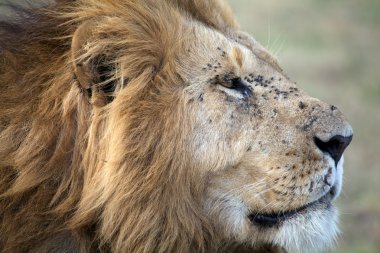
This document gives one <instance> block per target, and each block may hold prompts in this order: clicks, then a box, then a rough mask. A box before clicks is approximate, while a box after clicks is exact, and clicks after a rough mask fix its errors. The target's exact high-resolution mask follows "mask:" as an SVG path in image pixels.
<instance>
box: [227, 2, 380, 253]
mask: <svg viewBox="0 0 380 253" xmlns="http://www.w3.org/2000/svg"><path fill="white" fill-rule="evenodd" d="M229 2H230V5H231V6H232V8H233V10H234V13H235V15H236V17H237V19H238V21H239V22H240V24H241V26H242V29H243V30H246V31H248V32H249V33H250V34H252V35H253V36H254V37H255V38H256V39H257V40H258V41H259V42H260V43H261V44H263V45H264V46H266V47H267V48H268V49H269V50H270V51H271V52H272V53H274V54H275V55H276V56H277V58H278V59H279V61H280V64H281V66H282V67H283V68H284V69H285V72H287V74H288V75H289V76H290V77H291V78H292V79H293V80H296V81H297V83H298V85H299V86H300V87H302V88H303V89H304V90H306V91H307V92H308V93H309V94H310V95H312V96H314V97H317V98H320V99H322V100H324V101H326V102H328V103H331V104H334V105H336V106H338V108H339V109H340V110H342V111H343V113H344V114H345V115H346V117H347V118H348V120H349V121H350V123H351V124H352V126H353V129H354V139H353V142H352V144H351V145H350V146H349V147H348V149H347V151H346V153H345V174H344V188H343V194H342V195H341V197H340V198H339V200H338V205H339V206H340V210H341V228H342V232H343V233H342V236H341V238H340V240H339V243H338V247H337V248H336V249H335V250H333V251H332V252H339V253H343V252H344V253H353V252H358V253H374V252H380V1H379V0H361V1H358V0H335V1H327V0H303V1H299V0H282V1H278V0H266V1H262V0H229Z"/></svg>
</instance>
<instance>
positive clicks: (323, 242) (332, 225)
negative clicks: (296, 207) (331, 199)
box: [273, 206, 340, 252]
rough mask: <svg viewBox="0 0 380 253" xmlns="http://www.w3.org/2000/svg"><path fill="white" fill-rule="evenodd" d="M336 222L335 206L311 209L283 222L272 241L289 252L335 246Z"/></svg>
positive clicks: (315, 250) (320, 250)
mask: <svg viewBox="0 0 380 253" xmlns="http://www.w3.org/2000/svg"><path fill="white" fill-rule="evenodd" d="M337 223H338V211H337V210H336V208H334V207H332V206H331V207H330V208H328V209H325V210H320V209H318V210H313V211H311V212H308V213H307V214H304V215H298V216H297V217H294V218H292V219H290V220H288V221H286V222H284V223H283V224H282V225H281V227H279V228H278V231H277V232H275V234H276V235H275V237H274V238H273V243H274V244H277V245H280V246H282V247H284V248H285V249H287V250H288V251H290V252H294V251H295V252H322V251H324V250H326V249H328V248H332V247H333V246H335V244H336V239H337V236H338V235H339V233H340V231H339V229H338V226H337Z"/></svg>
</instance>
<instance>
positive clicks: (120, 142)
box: [0, 0, 298, 252]
mask: <svg viewBox="0 0 380 253" xmlns="http://www.w3.org/2000/svg"><path fill="white" fill-rule="evenodd" d="M23 13H24V14H23ZM19 14H20V15H24V16H25V17H21V18H20V19H19V20H15V21H13V22H2V23H1V24H0V50H1V51H0V54H1V59H0V60H1V61H0V91H1V92H0V252H216V251H228V252H230V251H236V252H237V251H241V252H243V251H245V250H247V251H250V250H253V248H255V249H256V250H258V251H261V252H263V251H265V252H281V251H282V250H281V249H280V248H278V247H277V246H274V245H273V246H272V245H267V244H268V243H269V242H265V241H263V242H256V243H254V244H253V246H254V247H253V246H252V245H251V244H250V243H244V242H242V241H240V240H233V239H231V238H230V237H228V236H226V234H228V233H224V232H221V231H220V227H218V226H216V225H215V221H213V220H212V219H210V216H209V214H208V213H207V211H205V209H204V205H203V204H202V203H203V201H204V199H205V194H206V193H207V192H208V193H207V194H211V195H212V193H210V190H208V188H207V187H208V186H207V185H209V184H210V185H214V184H215V182H214V180H210V177H214V174H213V173H214V172H215V170H214V168H217V167H218V166H219V167H227V165H226V164H231V161H233V159H235V158H226V157H227V155H228V154H227V153H228V152H223V154H220V156H219V153H220V152H219V151H220V150H219V151H215V152H213V151H212V150H211V149H210V150H211V151H210V152H211V153H210V161H208V162H204V163H203V162H202V161H203V160H202V157H200V159H199V162H194V159H195V158H197V157H198V156H197V155H195V154H194V149H193V148H194V146H193V144H194V145H196V143H195V142H194V140H195V139H197V138H198V135H197V132H199V131H200V130H199V126H200V125H202V124H203V123H201V124H198V121H197V119H196V118H195V117H194V115H200V114H199V113H198V108H200V107H198V106H195V105H194V100H199V101H201V100H203V97H202V94H200V93H199V91H193V90H192V89H195V88H194V87H196V85H191V83H190V81H189V80H192V79H191V78H194V77H197V76H199V75H200V73H201V72H202V70H201V67H199V69H198V70H196V67H198V64H199V66H206V63H207V61H208V60H207V59H206V58H205V59H204V60H200V59H201V58H199V57H201V56H204V55H205V54H204V53H206V54H207V49H205V51H202V46H203V45H205V48H207V45H213V43H216V42H217V41H216V36H223V37H224V38H225V40H226V41H227V40H231V41H233V42H234V43H238V44H240V45H244V46H245V47H244V49H239V48H234V49H233V50H232V51H231V52H232V53H231V57H232V58H234V59H235V60H234V61H231V62H228V63H226V65H227V66H228V68H230V69H235V68H243V67H244V62H245V61H246V59H247V57H248V56H247V52H248V50H251V51H252V52H254V53H255V55H256V57H257V59H258V60H259V61H262V62H263V64H264V63H265V66H268V67H266V68H270V69H273V70H271V71H273V72H275V73H277V74H276V75H277V76H282V77H283V78H284V79H285V78H286V77H285V76H283V74H282V71H281V69H280V67H279V66H278V64H277V62H276V60H275V59H274V58H273V57H271V56H270V55H269V53H267V52H266V51H265V50H264V49H263V48H262V47H261V46H260V45H259V44H257V42H255V41H254V40H253V39H252V38H251V37H249V36H248V35H246V34H245V33H243V32H240V31H238V30H237V29H238V28H237V23H236V21H235V20H234V19H233V17H232V15H231V13H230V11H229V9H228V7H227V6H226V5H225V4H224V3H223V2H221V1H218V0H209V1H200V0H196V1H187V0H183V1H174V0H173V1H172V0H167V1H153V0H144V1H143V0H137V1H127V0H110V1H97V0H81V1H57V4H54V5H51V6H49V7H46V8H42V9H38V10H33V11H32V12H30V13H27V12H22V11H21V12H20V11H19ZM86 23H87V24H90V25H89V26H88V27H87V28H86V31H87V32H83V31H82V30H85V29H84V28H83V27H85V25H84V24H86ZM80 28H83V29H82V30H80ZM76 31H77V33H76ZM194 31H195V32H194ZM82 35H83V36H82ZM201 35H202V36H201ZM203 35H206V36H203ZM208 35H209V37H208ZM80 36H82V37H83V38H82V37H80ZM197 36H198V37H197ZM193 51H194V52H193ZM202 52H203V53H202ZM218 54H219V52H218ZM224 54H225V52H224ZM227 54H229V53H228V52H227ZM248 55H249V53H248ZM184 59H186V60H184ZM103 65H106V66H107V68H106V69H105V70H104V69H103V70H104V71H106V74H105V75H106V76H102V75H103V74H104V73H99V69H101V68H102V67H103ZM189 66H191V67H192V68H190V69H189ZM226 68H227V67H226ZM190 77H191V78H190ZM110 83H113V84H116V87H115V91H112V92H108V91H107V90H106V89H105V87H106V86H107V85H109V84H110ZM185 94H192V96H193V98H189V96H188V95H185ZM205 96H206V95H205ZM206 98H207V97H206ZM297 99H298V98H297ZM211 100H212V99H211ZM297 101H298V100H297ZM211 104H215V103H211ZM239 110H242V109H239ZM255 113H256V112H255ZM257 113H259V112H257ZM214 116H215V117H214V118H212V120H214V122H218V120H219V122H223V121H222V120H221V119H220V117H219V116H217V115H214ZM218 117H219V118H218ZM204 120H208V119H204ZM210 120H211V119H210ZM242 122H244V121H243V120H242ZM207 131H208V130H207ZM244 131H245V130H244ZM231 132H233V131H231ZM228 138H229V140H231V143H234V141H235V140H240V139H239V138H240V137H239V136H237V135H236V136H235V135H234V134H231V135H230V136H229V137H228ZM237 143H240V144H239V145H235V149H234V150H236V152H238V150H242V149H244V150H245V149H247V146H246V145H245V143H244V142H242V141H239V142H237ZM232 146H234V144H232ZM218 152H219V153H218ZM222 157H224V158H222ZM231 157H236V155H235V154H231ZM217 158H218V160H216V159H217ZM219 158H220V159H219ZM214 159H215V161H214ZM223 159H224V160H223ZM235 160H236V159H235ZM223 163H225V165H223V166H222V164H223ZM244 170H245V169H242V172H244ZM215 173H216V174H215V175H216V176H215V181H218V179H217V178H218V177H217V176H218V173H219V172H215ZM228 173H230V172H228ZM260 173H261V172H255V173H253V174H254V177H255V178H257V177H258V175H261V174H260ZM225 176H228V174H225V175H223V176H222V178H223V177H225ZM242 181H244V180H242ZM293 204H294V205H296V203H293ZM252 206H255V205H252ZM274 208H278V207H276V206H275V207H274ZM216 216H217V215H216Z"/></svg>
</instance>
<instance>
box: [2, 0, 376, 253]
mask: <svg viewBox="0 0 380 253" xmlns="http://www.w3.org/2000/svg"><path fill="white" fill-rule="evenodd" d="M228 1H229V2H230V4H231V6H232V8H233V10H234V13H235V14H236V16H237V19H238V20H239V22H240V24H241V26H242V28H243V30H246V31H248V32H249V33H250V34H252V35H253V36H254V37H255V38H256V39H257V40H258V41H259V42H260V43H261V44H263V45H264V46H266V47H267V48H268V49H269V50H270V51H271V52H272V53H273V54H275V55H276V56H277V58H278V59H279V61H280V63H281V66H282V67H283V68H284V69H285V71H286V72H287V74H288V75H289V76H290V77H291V78H292V79H293V80H296V81H297V83H298V85H299V86H300V87H302V88H303V89H304V90H306V91H307V92H308V93H309V94H310V95H312V96H314V97H317V98H320V99H322V100H324V101H326V102H328V103H331V104H334V105H336V106H338V107H339V108H340V109H341V110H342V111H343V112H344V114H345V115H346V116H347V118H348V120H349V121H350V122H351V124H352V126H353V128H354V139H353V142H352V144H351V145H350V146H349V147H348V149H347V152H346V153H345V154H346V155H345V175H344V190H343V194H342V196H341V197H340V198H339V201H338V202H339V203H338V204H339V206H340V209H341V228H342V232H343V233H342V236H341V238H340V240H339V243H338V247H337V248H336V249H335V250H333V251H332V252H338V253H353V252H355V253H356V252H357V253H374V252H379V253H380V0H335V1H327V0H303V1H300V0H282V1H279V0H266V1H263V0H260V1H259V0H228ZM4 2H5V0H0V3H4ZM10 2H16V3H23V2H25V0H13V1H12V0H10ZM34 2H38V1H37V0H36V1H34ZM0 12H1V15H2V16H3V17H4V15H10V13H9V10H7V9H5V8H3V9H2V10H1V9H0Z"/></svg>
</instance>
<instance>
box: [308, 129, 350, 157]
mask: <svg viewBox="0 0 380 253" xmlns="http://www.w3.org/2000/svg"><path fill="white" fill-rule="evenodd" d="M351 140H352V135H350V136H348V137H344V136H342V135H335V136H334V137H332V138H331V139H330V140H328V141H326V142H324V141H322V140H321V139H319V138H318V137H314V142H315V145H317V147H318V148H319V149H320V150H321V151H322V152H325V153H328V154H329V155H330V156H331V157H332V159H334V161H335V164H337V163H338V162H339V160H340V158H341V157H342V155H343V152H344V150H345V149H346V148H347V146H348V145H349V144H350V142H351Z"/></svg>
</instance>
